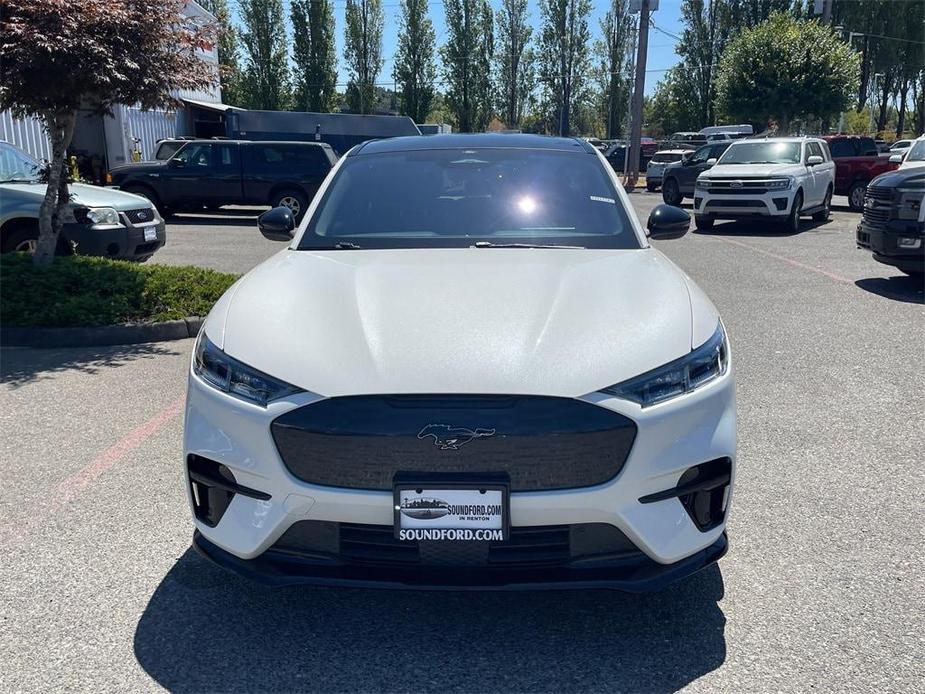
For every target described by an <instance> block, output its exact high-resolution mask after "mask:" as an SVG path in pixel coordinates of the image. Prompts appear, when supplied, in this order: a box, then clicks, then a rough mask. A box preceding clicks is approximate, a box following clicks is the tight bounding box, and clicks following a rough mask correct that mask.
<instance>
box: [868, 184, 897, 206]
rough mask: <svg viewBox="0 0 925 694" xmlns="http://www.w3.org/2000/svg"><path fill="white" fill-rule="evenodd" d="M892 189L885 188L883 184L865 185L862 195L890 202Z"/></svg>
mask: <svg viewBox="0 0 925 694" xmlns="http://www.w3.org/2000/svg"><path fill="white" fill-rule="evenodd" d="M894 190H895V189H893V188H885V187H883V186H867V190H866V191H864V197H867V198H872V199H873V200H883V201H886V202H892V200H893V192H894Z"/></svg>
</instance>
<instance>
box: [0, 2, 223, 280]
mask: <svg viewBox="0 0 925 694" xmlns="http://www.w3.org/2000/svg"><path fill="white" fill-rule="evenodd" d="M184 4H185V3H184V2H183V0H0V37H2V40H0V65H2V66H3V69H2V70H0V110H3V109H8V110H10V111H12V113H13V115H14V116H20V117H25V116H33V117H36V118H38V119H40V120H41V121H42V123H43V124H44V126H45V131H46V132H47V133H48V139H49V141H50V144H51V151H52V156H51V162H50V164H49V168H48V187H47V189H46V192H45V197H44V199H43V200H42V205H41V209H40V211H39V238H38V244H37V247H36V251H35V255H34V262H35V263H36V264H37V265H49V264H51V261H52V259H53V257H54V252H55V248H56V247H57V245H58V235H59V233H60V230H61V225H62V224H63V214H62V213H63V208H64V206H65V205H66V204H67V202H68V199H69V194H68V189H67V179H66V177H65V176H64V159H65V153H66V150H67V148H68V146H69V145H70V144H71V139H72V137H73V135H74V125H75V123H76V120H77V109H78V108H80V107H81V106H82V105H84V104H90V105H91V106H92V107H93V108H95V109H96V110H97V111H100V112H103V113H108V112H111V109H112V107H113V105H114V104H117V103H125V104H138V105H140V107H141V108H143V109H151V108H156V107H159V106H165V105H171V104H178V102H177V100H176V99H175V98H174V96H173V94H175V93H176V92H177V91H178V90H184V89H203V88H205V87H210V86H213V85H214V84H215V83H216V82H217V81H218V76H217V75H216V74H215V72H214V70H213V69H212V68H211V66H210V65H209V64H208V63H206V62H205V61H204V60H203V59H202V57H201V54H200V52H199V51H200V49H203V48H206V47H207V46H208V45H209V44H210V42H211V40H212V35H211V28H210V27H198V26H195V25H193V24H192V23H191V22H190V20H188V19H187V18H185V17H184V16H183V15H182V10H183V7H184Z"/></svg>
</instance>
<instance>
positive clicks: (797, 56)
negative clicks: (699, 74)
mask: <svg viewBox="0 0 925 694" xmlns="http://www.w3.org/2000/svg"><path fill="white" fill-rule="evenodd" d="M857 72H858V55H857V54H856V53H855V52H854V51H853V50H851V49H850V48H849V47H848V46H847V45H846V44H845V43H844V42H843V41H842V40H841V39H840V38H839V37H838V36H837V35H836V34H835V33H834V32H833V31H832V30H831V29H829V28H828V27H825V26H822V25H821V24H819V23H818V22H806V21H797V20H795V19H793V17H791V16H789V15H787V14H784V13H782V12H779V13H775V14H773V15H771V17H770V19H768V20H767V21H765V22H763V23H761V24H759V25H758V26H756V27H755V28H754V29H748V30H746V31H743V32H742V33H741V34H739V36H737V37H736V38H735V39H733V40H732V41H731V42H730V43H729V46H728V47H727V48H726V51H725V52H724V54H723V58H722V61H721V63H720V68H719V75H718V78H717V86H716V88H717V101H718V106H719V108H720V110H722V111H723V112H724V113H725V114H727V115H728V116H730V117H732V118H733V119H737V120H746V121H752V122H764V121H765V120H767V119H769V118H772V119H774V120H776V121H777V123H778V124H779V125H780V128H781V130H783V131H784V132H787V131H788V130H789V126H790V121H791V120H792V119H794V118H801V119H812V118H830V117H832V116H835V115H837V114H838V113H839V111H841V110H843V109H845V108H846V107H847V106H848V105H849V103H850V100H851V94H852V93H853V92H854V90H855V89H856V88H857V82H858V75H857Z"/></svg>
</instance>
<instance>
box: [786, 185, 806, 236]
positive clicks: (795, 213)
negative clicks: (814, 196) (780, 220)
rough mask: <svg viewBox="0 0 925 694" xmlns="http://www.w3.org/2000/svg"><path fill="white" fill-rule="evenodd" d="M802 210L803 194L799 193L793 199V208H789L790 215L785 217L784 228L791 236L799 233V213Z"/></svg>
mask: <svg viewBox="0 0 925 694" xmlns="http://www.w3.org/2000/svg"><path fill="white" fill-rule="evenodd" d="M802 209H803V192H802V191H799V192H797V194H796V197H794V198H793V206H792V207H791V208H790V214H789V215H787V221H786V222H785V223H784V227H785V228H786V229H787V231H789V232H790V233H791V234H799V233H800V211H801V210H802Z"/></svg>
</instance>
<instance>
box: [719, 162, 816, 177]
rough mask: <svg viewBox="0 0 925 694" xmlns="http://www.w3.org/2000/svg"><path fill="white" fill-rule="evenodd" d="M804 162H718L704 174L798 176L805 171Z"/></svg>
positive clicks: (725, 175) (724, 175)
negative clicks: (724, 163)
mask: <svg viewBox="0 0 925 694" xmlns="http://www.w3.org/2000/svg"><path fill="white" fill-rule="evenodd" d="M804 171H805V169H804V168H803V165H802V164H726V165H723V164H716V165H714V166H713V167H712V168H709V169H707V170H706V171H705V172H704V173H703V174H702V175H703V176H705V177H708V178H744V177H746V176H748V177H752V178H757V177H760V176H796V175H798V174H801V173H804Z"/></svg>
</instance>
